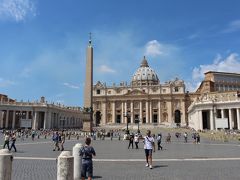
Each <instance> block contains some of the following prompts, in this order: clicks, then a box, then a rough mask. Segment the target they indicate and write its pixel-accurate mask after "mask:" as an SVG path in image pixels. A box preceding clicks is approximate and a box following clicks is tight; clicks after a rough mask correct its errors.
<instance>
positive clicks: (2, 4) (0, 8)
mask: <svg viewBox="0 0 240 180" xmlns="http://www.w3.org/2000/svg"><path fill="white" fill-rule="evenodd" d="M35 11H36V8H35V3H34V0H0V19H4V20H5V19H13V20H14V21H16V22H20V21H24V20H25V19H26V18H27V17H28V16H35V15H36V12H35Z"/></svg>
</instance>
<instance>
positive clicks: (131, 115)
mask: <svg viewBox="0 0 240 180" xmlns="http://www.w3.org/2000/svg"><path fill="white" fill-rule="evenodd" d="M133 115H134V114H133V101H131V123H133Z"/></svg>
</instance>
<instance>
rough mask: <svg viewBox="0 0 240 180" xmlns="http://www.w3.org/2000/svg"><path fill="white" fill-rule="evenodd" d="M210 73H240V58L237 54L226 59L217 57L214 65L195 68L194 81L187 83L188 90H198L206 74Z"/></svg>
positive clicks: (193, 72)
mask: <svg viewBox="0 0 240 180" xmlns="http://www.w3.org/2000/svg"><path fill="white" fill-rule="evenodd" d="M208 71H219V72H230V73H239V71H240V58H239V55H238V54H236V53H232V54H230V55H229V56H228V57H226V58H222V57H221V55H219V54H218V55H217V56H216V58H215V59H214V60H213V63H212V64H205V65H200V66H199V67H195V68H194V69H193V71H192V81H191V82H188V83H187V88H188V90H196V88H197V87H198V86H199V84H200V82H201V81H202V80H203V78H204V73H206V72H208Z"/></svg>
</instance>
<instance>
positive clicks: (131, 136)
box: [128, 134, 134, 149]
mask: <svg viewBox="0 0 240 180" xmlns="http://www.w3.org/2000/svg"><path fill="white" fill-rule="evenodd" d="M133 139H134V137H133V134H131V135H130V136H129V144H128V149H129V148H130V146H132V149H133Z"/></svg>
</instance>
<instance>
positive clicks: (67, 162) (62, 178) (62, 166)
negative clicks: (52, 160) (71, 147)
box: [57, 151, 73, 180]
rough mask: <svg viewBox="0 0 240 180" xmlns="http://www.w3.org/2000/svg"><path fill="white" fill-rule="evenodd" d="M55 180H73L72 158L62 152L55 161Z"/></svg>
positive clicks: (69, 154)
mask: <svg viewBox="0 0 240 180" xmlns="http://www.w3.org/2000/svg"><path fill="white" fill-rule="evenodd" d="M57 180H73V156H71V152H70V151H63V152H62V153H61V154H60V155H59V156H58V160H57Z"/></svg>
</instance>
